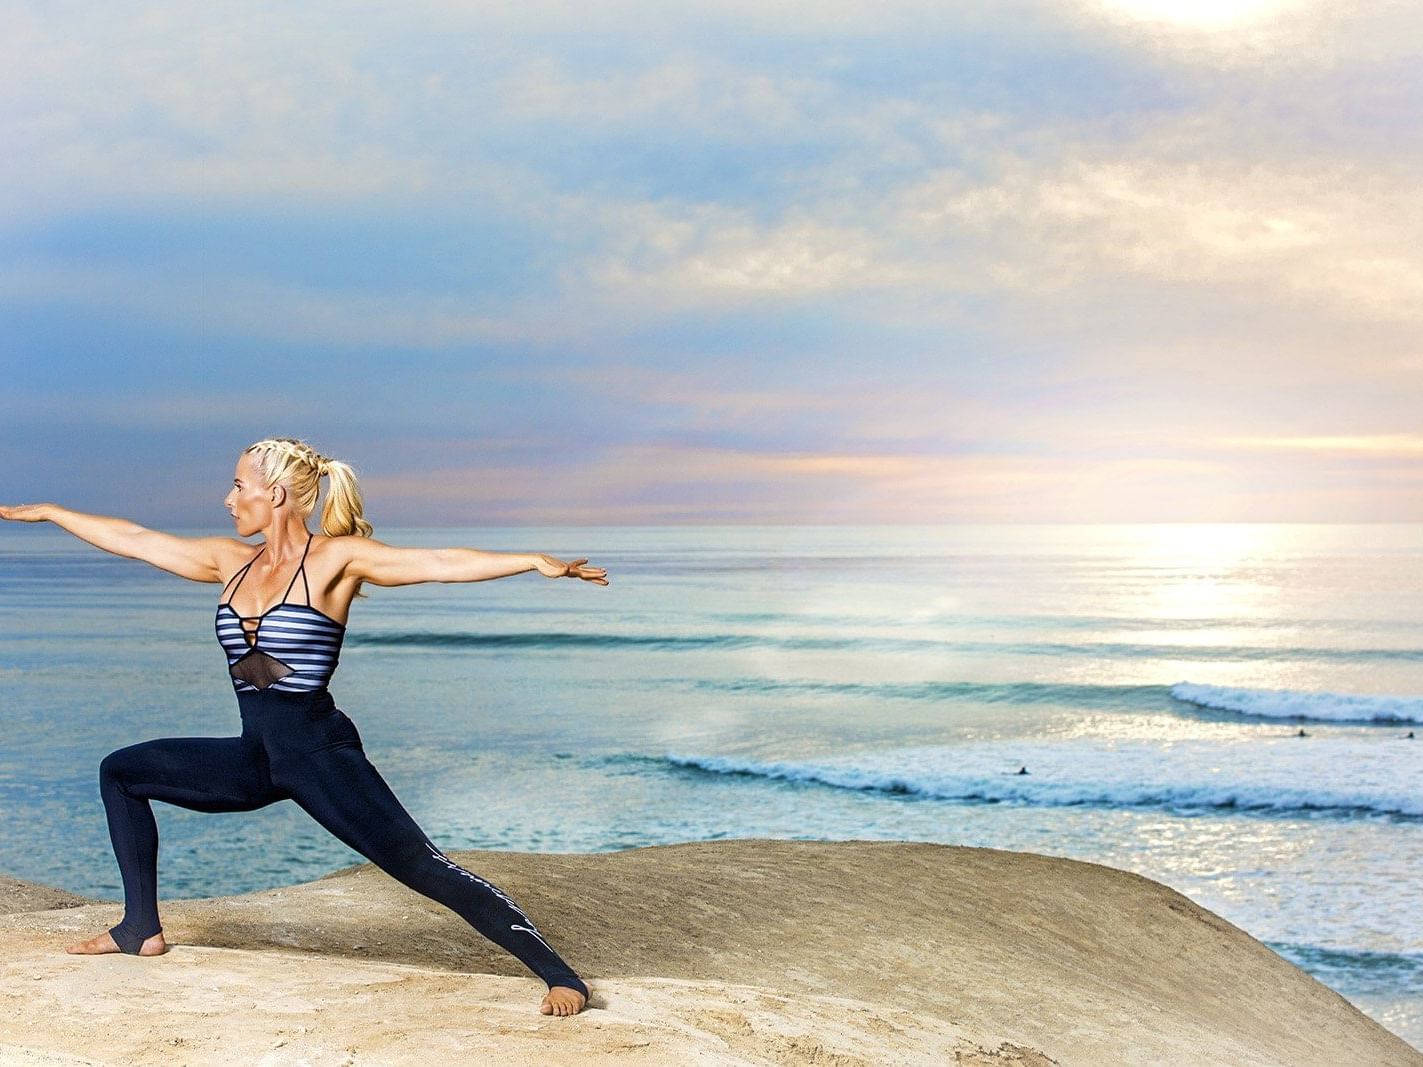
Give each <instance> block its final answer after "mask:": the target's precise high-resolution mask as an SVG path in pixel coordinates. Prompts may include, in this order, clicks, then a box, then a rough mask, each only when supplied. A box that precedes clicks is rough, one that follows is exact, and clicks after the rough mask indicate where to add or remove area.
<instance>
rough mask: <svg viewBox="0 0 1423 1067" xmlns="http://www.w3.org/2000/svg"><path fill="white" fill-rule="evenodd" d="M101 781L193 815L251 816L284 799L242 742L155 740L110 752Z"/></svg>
mask: <svg viewBox="0 0 1423 1067" xmlns="http://www.w3.org/2000/svg"><path fill="white" fill-rule="evenodd" d="M99 777H100V781H101V782H102V781H104V780H106V779H107V780H108V781H110V782H111V783H113V784H114V785H116V786H117V787H118V788H119V789H120V790H121V791H122V792H124V793H126V794H128V795H129V796H131V797H138V798H140V799H143V800H161V801H163V802H164V803H166V804H174V805H176V806H178V807H180V808H190V809H192V810H193V811H213V812H216V811H252V810H254V809H256V808H261V807H265V806H266V805H268V804H271V803H273V802H275V801H277V800H281V799H283V798H284V796H285V794H284V793H283V792H282V791H281V790H279V789H277V788H276V787H275V786H274V785H273V783H272V779H271V776H270V774H269V773H268V769H267V760H266V756H265V755H264V753H263V752H262V749H261V747H260V746H258V745H255V744H253V743H251V742H249V741H247V740H245V739H244V738H241V737H159V738H154V739H153V740H151V741H140V742H138V743H137V744H134V745H127V746H125V747H124V748H119V749H115V750H114V751H113V752H110V753H109V754H108V755H107V756H105V757H104V759H103V761H102V762H101V763H100V764H99Z"/></svg>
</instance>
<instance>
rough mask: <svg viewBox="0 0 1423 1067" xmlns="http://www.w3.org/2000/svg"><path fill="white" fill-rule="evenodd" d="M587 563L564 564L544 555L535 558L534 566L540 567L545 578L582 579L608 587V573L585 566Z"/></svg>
mask: <svg viewBox="0 0 1423 1067" xmlns="http://www.w3.org/2000/svg"><path fill="white" fill-rule="evenodd" d="M587 562H588V561H587V560H586V559H575V560H574V561H573V562H572V563H564V562H563V560H561V559H555V558H554V557H553V556H545V555H544V554H543V553H539V554H538V555H536V556H534V566H536V567H538V569H539V573H540V574H542V575H543V576H544V577H545V578H582V579H583V580H584V581H585V582H597V583H598V584H599V585H607V584H608V579H607V578H606V577H604V575H606V574H607V573H608V572H607V571H605V570H604V569H603V568H602V567H586V566H584V564H586V563H587Z"/></svg>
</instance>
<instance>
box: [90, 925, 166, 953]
mask: <svg viewBox="0 0 1423 1067" xmlns="http://www.w3.org/2000/svg"><path fill="white" fill-rule="evenodd" d="M64 951H65V952H70V953H74V954H76V955H81V956H98V955H101V954H103V953H105V952H122V951H123V949H121V948H119V946H118V943H117V942H116V941H115V940H114V935H113V934H111V933H109V931H107V930H105V931H104V932H103V933H102V934H100V935H99V936H98V937H91V938H89V940H88V941H80V942H79V943H78V944H75V945H70V946H69V947H68V948H67V949H65V950H64ZM167 951H168V944H167V942H165V941H164V940H163V931H162V930H159V931H158V933H156V934H154V935H153V936H152V937H150V938H148V939H146V940H145V941H144V942H143V944H142V945H141V946H139V950H138V954H139V955H140V956H161V955H163V953H165V952H167Z"/></svg>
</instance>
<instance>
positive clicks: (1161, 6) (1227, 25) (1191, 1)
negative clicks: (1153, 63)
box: [1098, 0, 1292, 31]
mask: <svg viewBox="0 0 1423 1067" xmlns="http://www.w3.org/2000/svg"><path fill="white" fill-rule="evenodd" d="M1098 3H1099V4H1100V5H1101V6H1102V7H1104V8H1106V9H1107V10H1108V11H1110V12H1114V13H1116V14H1121V15H1126V16H1127V17H1129V18H1134V19H1139V20H1141V21H1142V22H1160V23H1167V24H1169V25H1172V26H1179V27H1181V28H1183V29H1192V30H1206V31H1211V30H1229V29H1233V28H1235V27H1237V26H1248V25H1250V24H1252V23H1256V22H1260V21H1261V20H1263V19H1267V18H1269V17H1271V16H1272V15H1276V14H1279V13H1280V12H1282V11H1283V10H1285V9H1286V8H1287V7H1290V6H1292V5H1291V4H1290V3H1289V0H1098Z"/></svg>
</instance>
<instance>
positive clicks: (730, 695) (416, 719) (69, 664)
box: [0, 523, 1423, 1047]
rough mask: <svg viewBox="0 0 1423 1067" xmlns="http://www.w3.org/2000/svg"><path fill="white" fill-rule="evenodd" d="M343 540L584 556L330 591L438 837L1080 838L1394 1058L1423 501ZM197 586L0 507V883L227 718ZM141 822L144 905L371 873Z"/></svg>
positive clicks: (300, 822) (351, 685)
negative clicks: (1332, 998)
mask: <svg viewBox="0 0 1423 1067" xmlns="http://www.w3.org/2000/svg"><path fill="white" fill-rule="evenodd" d="M171 532H174V533H180V534H185V535H189V536H192V535H198V534H225V535H230V534H231V529H230V527H224V528H214V529H211V530H172V531H171ZM376 536H377V537H378V538H380V539H381V540H382V541H385V542H387V543H390V544H397V545H411V546H417V545H418V546H436V545H463V546H468V547H476V548H484V549H492V550H496V551H528V552H534V551H538V552H547V553H550V554H552V555H556V556H559V557H560V558H564V559H572V558H578V557H584V556H586V557H589V559H590V561H591V562H592V563H593V564H594V565H596V566H602V567H606V568H607V569H608V578H609V581H610V583H611V584H610V585H608V586H606V587H603V586H597V585H594V584H592V583H586V582H575V581H569V580H566V579H560V580H557V581H550V580H549V579H546V578H543V577H541V576H540V575H538V574H537V573H535V572H530V573H526V574H520V575H515V576H512V577H509V578H503V579H498V580H494V581H487V582H479V583H470V584H453V585H442V584H426V585H417V586H405V587H399V588H380V587H375V586H367V587H366V593H367V594H368V597H367V598H366V599H358V600H357V601H356V602H355V603H354V605H353V606H352V609H351V617H350V620H349V630H348V634H347V637H346V643H345V647H344V649H343V652H342V656H341V665H340V667H339V668H338V669H337V671H336V675H335V677H334V679H333V681H332V683H331V692H332V695H333V696H334V697H335V700H336V703H337V705H338V706H339V707H340V708H342V709H343V710H344V711H345V712H346V713H347V714H348V715H349V716H350V717H351V718H352V720H354V721H355V723H356V724H357V727H358V728H359V730H360V733H361V736H362V739H363V741H364V744H365V750H366V752H367V754H368V755H369V756H370V758H371V760H372V762H373V763H374V764H375V765H376V767H377V768H378V769H379V770H380V771H381V773H382V774H383V775H384V777H385V778H386V780H387V781H388V782H389V783H390V784H391V786H392V788H393V789H394V790H395V792H396V794H397V795H398V796H399V797H400V798H401V799H402V801H403V802H404V803H405V805H406V807H407V808H409V810H410V811H411V813H412V814H413V815H414V816H415V818H416V819H417V821H419V822H420V824H421V826H422V827H423V828H424V829H425V831H426V832H427V833H428V834H429V835H430V836H431V837H432V839H433V840H434V841H435V842H436V843H437V844H439V845H440V846H441V848H443V849H445V850H447V851H448V850H452V849H453V850H457V849H467V848H475V849H512V850H519V851H530V852H598V851H607V850H616V849H625V848H635V847H639V846H643V845H655V844H666V843H671V842H678V841H690V840H707V839H717V838H736V837H779V838H799V839H824V840H842V839H861V840H865V839H902V840H915V841H934V842H942V843H946V844H955V845H971V846H983V847H991V848H998V849H1010V850H1016V851H1026V852H1037V853H1041V854H1045V855H1052V856H1064V857H1070V858H1073V859H1078V860H1086V861H1090V862H1093V863H1100V864H1106V865H1108V866H1112V867H1117V868H1121V869H1125V870H1130V871H1134V872H1136V873H1139V874H1142V875H1144V876H1146V877H1148V878H1152V879H1154V880H1156V881H1158V882H1162V883H1165V884H1166V885H1169V886H1171V887H1172V888H1174V889H1176V890H1178V891H1179V892H1181V893H1184V894H1186V895H1187V896H1189V897H1191V898H1192V899H1193V900H1195V901H1196V902H1198V903H1199V904H1201V905H1202V906H1204V907H1206V908H1209V909H1210V910H1212V911H1214V912H1216V913H1218V914H1219V915H1221V916H1223V917H1224V918H1226V919H1227V920H1229V921H1230V922H1232V923H1234V924H1235V925H1236V926H1239V927H1241V928H1242V929H1244V930H1246V931H1248V932H1249V933H1250V934H1252V935H1253V936H1254V937H1256V938H1258V939H1259V940H1261V941H1263V942H1264V943H1265V944H1266V945H1268V946H1269V947H1270V948H1272V949H1273V950H1274V951H1276V952H1278V953H1279V954H1280V955H1282V956H1284V957H1285V958H1287V959H1289V960H1291V961H1292V962H1294V963H1295V964H1297V965H1298V966H1300V967H1301V968H1303V969H1304V970H1306V971H1307V972H1309V973H1310V974H1312V975H1314V976H1315V977H1317V978H1318V979H1319V980H1320V981H1322V982H1324V983H1325V984H1327V985H1329V986H1330V987H1331V988H1333V989H1335V990H1336V991H1338V992H1339V993H1340V994H1341V995H1343V996H1344V997H1346V998H1347V999H1349V1000H1350V1001H1351V1002H1353V1003H1354V1004H1356V1005H1357V1006H1358V1007H1359V1008H1360V1009H1361V1010H1363V1011H1364V1012H1366V1013H1367V1014H1369V1015H1370V1016H1372V1017H1373V1018H1375V1019H1377V1020H1378V1021H1379V1022H1380V1023H1382V1024H1383V1025H1384V1026H1386V1027H1387V1028H1389V1029H1390V1030H1392V1031H1393V1032H1395V1033H1397V1034H1399V1035H1400V1036H1402V1037H1403V1038H1404V1039H1405V1040H1408V1041H1410V1042H1411V1043H1412V1044H1414V1045H1415V1046H1418V1047H1423V877H1420V874H1423V640H1420V634H1423V596H1420V593H1421V592H1423V525H1272V524H1231V525H1205V524H1169V525H1110V526H1108V525H1101V526H1091V525H1071V526H1069V525H1063V526H1035V525H1015V526H989V525H958V526H916V527H906V526H853V527H851V526H838V527H829V526H698V527H689V526H679V527H666V526H663V527H588V528H568V527H562V528H527V529H514V528H481V529H397V528H380V527H377V530H376ZM256 543H257V541H256V539H254V540H253V544H254V545H255V544H256ZM218 592H219V591H218V587H217V586H216V585H201V584H197V583H192V582H188V581H185V580H183V579H180V578H178V577H176V576H174V575H170V574H166V573H164V572H162V571H159V570H157V569H155V568H153V567H151V566H149V565H148V564H145V563H142V562H138V561H135V560H126V559H121V558H119V557H115V556H111V555H108V554H106V553H104V552H101V551H100V550H98V549H96V548H94V547H92V546H90V545H87V544H85V543H84V542H81V541H79V540H78V539H77V538H74V537H73V536H71V535H70V534H68V533H66V532H65V531H63V530H60V529H58V528H56V527H53V526H50V525H48V524H34V525H28V524H26V525H21V524H18V523H5V524H0V801H3V803H4V805H5V811H6V813H7V818H6V820H5V829H4V833H3V835H0V871H4V872H5V873H8V874H11V875H13V876H15V877H17V878H22V879H26V880H29V881H35V882H42V883H45V884H47V885H52V886H57V887H61V888H64V889H67V890H70V891H72V892H75V893H82V894H86V895H90V896H97V897H103V898H108V899H113V900H119V899H121V896H122V890H121V888H120V885H119V879H118V867H117V864H116V863H115V860H114V856H113V853H112V851H111V848H110V845H109V840H108V834H107V828H106V823H105V819H104V810H103V805H102V803H101V801H100V799H99V791H98V777H97V776H98V765H99V761H100V760H101V759H102V758H103V756H104V755H105V754H106V753H107V752H109V751H111V750H112V749H115V748H119V747H122V746H124V745H127V744H132V743H134V742H136V741H140V740H145V739H148V738H153V737H164V736H235V735H236V734H237V733H238V732H239V730H240V720H239V716H238V710H237V702H236V699H235V697H234V695H233V690H232V684H231V681H230V679H229V677H228V675H227V671H226V660H225V658H224V656H223V653H222V650H221V648H220V647H219V646H218V644H217V640H216V637H215V635H214V630H213V613H214V610H215V608H216V604H217V599H218ZM1410 733H1412V734H1414V735H1415V736H1414V737H1409V734H1410ZM154 809H155V812H156V813H157V815H158V821H159V829H160V838H161V845H160V854H159V890H160V895H161V897H162V898H163V899H174V898H183V897H198V896H214V895H220V894H229V893H239V892H245V891H249V890H256V889H265V888H271V887H275V886H280V885H285V884H290V883H292V882H298V881H304V880H308V879H312V878H316V877H319V876H320V875H323V874H325V873H328V872H329V871H331V870H334V869H336V868H338V867H343V866H347V865H349V864H353V863H360V862H364V860H363V858H362V857H361V856H359V855H358V854H357V853H354V852H352V851H351V850H350V849H348V848H347V847H346V846H345V845H343V844H341V843H340V842H339V841H337V840H335V839H334V838H332V837H330V836H329V835H328V834H326V832H325V831H324V830H322V829H321V828H320V827H319V826H317V825H316V824H315V823H313V822H312V821H311V820H310V819H309V818H308V817H307V816H306V815H305V813H304V812H302V811H301V810H300V809H299V808H297V807H296V805H295V804H292V803H290V802H282V803H279V804H276V805H273V806H271V807H268V808H265V809H262V810H260V811H256V812H246V813H224V814H216V815H214V814H202V813H197V812H190V811H185V810H183V809H181V808H176V807H171V806H168V805H164V804H155V805H154ZM120 914H121V909H120V908H116V910H115V913H114V921H115V922H117V921H118V918H119V917H120Z"/></svg>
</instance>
